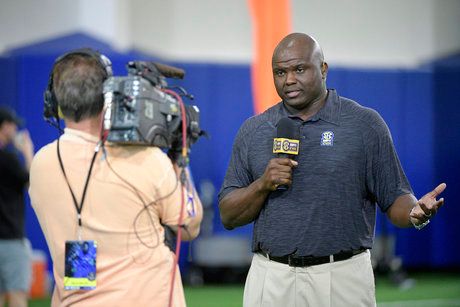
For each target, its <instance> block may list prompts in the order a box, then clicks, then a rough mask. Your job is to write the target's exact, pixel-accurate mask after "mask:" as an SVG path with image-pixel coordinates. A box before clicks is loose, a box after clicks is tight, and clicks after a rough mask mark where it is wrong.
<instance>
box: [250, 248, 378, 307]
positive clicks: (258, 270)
mask: <svg viewBox="0 0 460 307" xmlns="http://www.w3.org/2000/svg"><path fill="white" fill-rule="evenodd" d="M243 306H244V307H307V306H311V307H326V306H328V307H335V306H338V307H344V306H350V307H358V306H365V307H369V306H376V302H375V283H374V273H373V271H372V265H371V260H370V252H369V251H368V250H367V251H365V252H363V253H361V254H358V255H356V256H353V257H352V258H350V259H347V260H343V261H338V262H333V263H326V264H320V265H314V266H309V267H290V266H288V265H287V264H282V263H278V262H275V261H270V260H268V259H267V258H265V257H264V256H262V255H261V254H254V257H253V259H252V263H251V268H250V270H249V273H248V277H247V279H246V285H245V288H244V299H243Z"/></svg>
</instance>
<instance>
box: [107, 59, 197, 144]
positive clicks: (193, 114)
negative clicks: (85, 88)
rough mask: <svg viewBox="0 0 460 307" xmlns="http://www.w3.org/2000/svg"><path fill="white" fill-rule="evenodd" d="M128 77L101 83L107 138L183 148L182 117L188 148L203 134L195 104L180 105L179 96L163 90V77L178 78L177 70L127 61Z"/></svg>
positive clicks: (180, 73)
mask: <svg viewBox="0 0 460 307" xmlns="http://www.w3.org/2000/svg"><path fill="white" fill-rule="evenodd" d="M127 66H128V76H113V77H109V78H108V79H107V80H106V81H105V82H104V88H103V93H104V101H105V106H106V112H105V116H104V129H105V130H106V131H109V132H108V136H107V140H108V141H110V142H112V143H117V144H122V145H145V146H157V147H160V148H164V149H171V148H173V149H177V150H179V149H181V148H182V124H183V119H184V118H185V122H186V135H187V139H186V141H187V147H189V146H190V145H191V144H193V143H194V142H196V141H197V139H198V138H199V137H200V136H201V135H203V133H204V132H203V131H202V130H201V129H200V116H199V115H200V113H199V109H198V107H196V106H194V105H185V104H184V105H183V110H185V114H182V111H181V110H182V109H181V102H180V101H179V99H180V97H179V96H178V95H179V94H177V95H172V94H171V91H169V93H168V92H166V91H164V88H166V86H167V84H166V81H165V76H169V77H173V78H181V77H183V75H184V72H183V71H182V70H180V69H177V68H174V67H170V66H166V65H163V64H156V63H153V62H140V61H138V62H129V63H128V65H127Z"/></svg>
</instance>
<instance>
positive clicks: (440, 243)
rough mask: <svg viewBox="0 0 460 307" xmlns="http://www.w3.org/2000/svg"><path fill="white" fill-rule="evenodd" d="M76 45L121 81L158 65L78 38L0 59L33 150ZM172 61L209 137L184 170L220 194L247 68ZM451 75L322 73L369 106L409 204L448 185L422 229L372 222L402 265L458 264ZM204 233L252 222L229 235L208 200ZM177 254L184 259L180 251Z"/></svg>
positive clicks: (458, 78)
mask: <svg viewBox="0 0 460 307" xmlns="http://www.w3.org/2000/svg"><path fill="white" fill-rule="evenodd" d="M83 46H91V47H94V48H96V49H99V50H101V51H102V52H103V53H104V54H106V55H107V56H109V57H110V58H111V60H112V62H113V67H114V72H115V75H126V73H127V72H126V69H125V65H126V63H127V61H129V60H135V59H142V60H146V59H153V60H156V61H158V60H157V59H154V58H153V57H149V56H147V55H144V54H142V53H139V52H136V51H131V52H130V53H128V54H119V53H116V52H115V51H113V50H111V49H110V47H109V46H108V45H106V44H104V43H101V42H98V41H97V40H94V39H92V38H90V37H87V36H86V35H82V34H75V35H71V36H68V37H65V38H58V39H56V40H52V41H48V42H44V43H42V44H38V45H35V46H29V47H26V48H20V49H15V50H12V51H11V52H10V56H9V57H3V58H0V64H1V65H0V72H1V73H2V76H4V79H3V80H4V81H3V82H1V83H0V103H2V104H4V103H6V104H9V105H11V106H13V107H14V108H16V111H17V112H18V114H19V115H21V116H23V117H25V118H26V126H27V128H28V129H29V130H30V132H31V136H32V139H33V140H34V143H35V146H36V149H37V150H38V149H39V148H40V147H42V146H43V145H45V144H46V143H48V142H50V141H51V140H53V139H55V138H56V136H57V131H56V130H55V129H54V128H52V127H51V126H49V125H48V124H46V123H45V121H44V120H43V118H42V112H43V91H44V89H45V88H46V86H47V82H48V76H49V72H50V70H51V67H52V64H53V63H54V59H55V58H56V57H57V56H59V55H60V54H62V53H63V52H66V51H68V50H70V49H74V48H78V47H83ZM159 62H161V60H160V61H159ZM457 62H458V61H457ZM457 62H455V61H454V62H449V63H457ZM170 64H172V65H175V66H178V67H181V68H184V69H185V70H186V72H187V73H186V76H185V79H184V80H168V82H169V84H170V85H175V84H177V85H180V86H183V87H184V88H186V89H187V90H188V91H189V92H190V93H191V94H194V96H195V100H194V101H193V102H190V101H185V102H186V103H187V104H190V103H193V104H196V105H197V106H198V107H199V108H200V110H201V124H202V128H203V129H204V130H206V131H207V132H208V133H209V134H210V138H209V139H206V138H202V139H200V140H199V141H198V142H197V143H196V144H194V145H193V147H192V153H191V168H192V171H193V173H194V177H195V183H196V184H197V186H198V187H199V185H200V183H201V182H202V181H204V180H210V181H211V182H213V184H214V186H215V188H216V190H217V191H218V190H219V188H220V185H221V184H222V180H223V177H224V174H225V170H226V168H227V165H228V161H229V158H230V152H231V147H232V143H233V139H234V137H235V135H236V132H237V130H238V128H239V127H240V125H241V124H242V123H243V121H244V120H245V119H246V118H248V117H250V116H252V115H253V103H252V93H251V81H250V68H249V65H222V64H211V63H201V64H200V63H194V64H192V63H170ZM459 72H460V67H459V66H458V65H457V66H455V65H454V66H452V65H444V64H443V65H441V64H439V66H436V65H433V66H430V67H428V69H427V70H425V71H422V70H415V69H410V70H409V69H407V70H396V69H394V70H385V69H356V68H331V69H330V72H329V75H328V87H330V88H336V89H337V90H338V92H339V94H340V95H342V96H345V97H349V98H351V99H354V100H356V101H358V102H359V103H360V104H362V105H364V106H367V107H371V108H374V109H376V110H377V111H378V112H379V113H380V114H381V115H382V117H383V118H384V119H385V121H386V122H387V124H388V126H389V128H390V130H391V132H392V135H393V139H394V143H395V146H396V149H397V151H398V153H399V157H400V159H401V162H402V164H403V167H404V169H405V172H406V175H407V176H408V178H409V180H410V182H411V184H412V187H413V189H414V192H415V195H416V196H417V197H421V196H422V195H423V194H424V193H426V192H428V191H430V190H431V189H433V188H434V187H435V185H436V184H438V183H439V182H442V181H445V182H447V184H448V189H447V191H446V193H445V195H444V197H445V198H446V200H447V201H446V206H445V208H443V210H441V211H440V212H439V214H438V216H437V217H436V218H435V219H433V222H432V223H431V224H430V225H429V226H428V227H427V228H425V229H424V230H422V231H416V230H414V229H396V228H395V227H393V226H392V225H390V224H389V223H388V220H387V219H386V217H384V216H383V215H379V224H378V230H377V232H378V233H380V232H381V231H382V230H383V231H387V233H389V234H391V235H395V236H396V237H397V253H398V254H400V255H401V256H402V257H403V261H404V263H405V265H406V266H421V265H428V266H436V267H445V266H460V244H457V243H458V239H457V236H458V234H459V233H460V223H458V222H457V219H458V216H460V206H457V204H456V203H455V201H456V200H457V199H459V198H460V195H459V194H460V183H459V180H458V174H459V173H460V161H459V157H460V125H459V118H460V101H459V98H458V97H460V95H459V89H458V84H460V73H459ZM5 76H6V77H5ZM44 175H45V174H44ZM26 218H27V234H28V235H29V237H30V239H31V241H32V244H33V246H34V248H39V249H43V250H45V251H46V250H47V247H46V243H45V240H44V238H43V235H42V233H41V230H40V227H39V225H38V222H37V220H36V217H35V214H34V213H33V210H32V209H31V208H30V206H29V207H28V210H27V217H26ZM380 223H385V224H380ZM212 226H213V228H214V232H215V233H225V234H226V235H229V236H233V235H241V234H242V235H247V236H250V234H251V231H252V225H248V226H246V227H242V228H239V229H237V230H234V231H231V232H227V231H226V230H224V229H223V227H222V225H221V222H220V219H219V213H218V207H217V198H216V195H215V196H214V220H213V225H212ZM183 252H184V253H186V247H184V248H183ZM183 256H184V254H183ZM184 258H185V257H183V259H184ZM50 263H51V262H50Z"/></svg>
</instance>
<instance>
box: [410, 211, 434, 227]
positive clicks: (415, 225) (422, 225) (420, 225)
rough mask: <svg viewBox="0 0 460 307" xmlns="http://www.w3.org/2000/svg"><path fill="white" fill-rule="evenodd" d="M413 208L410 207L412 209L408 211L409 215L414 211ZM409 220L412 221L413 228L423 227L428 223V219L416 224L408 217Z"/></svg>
mask: <svg viewBox="0 0 460 307" xmlns="http://www.w3.org/2000/svg"><path fill="white" fill-rule="evenodd" d="M414 208H415V207H414ZM414 208H412V210H411V211H410V213H409V215H410V214H412V211H414ZM409 221H410V222H411V223H412V225H414V227H415V229H417V230H420V229H422V228H423V227H425V226H426V225H428V224H429V223H430V220H426V221H425V222H424V223H422V224H419V225H417V224H415V223H414V222H412V219H411V218H410V217H409Z"/></svg>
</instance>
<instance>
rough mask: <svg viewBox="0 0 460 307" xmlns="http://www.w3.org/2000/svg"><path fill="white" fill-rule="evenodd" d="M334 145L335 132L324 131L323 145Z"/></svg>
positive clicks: (322, 136)
mask: <svg viewBox="0 0 460 307" xmlns="http://www.w3.org/2000/svg"><path fill="white" fill-rule="evenodd" d="M333 145H334V132H332V131H324V132H323V134H322V135H321V146H333Z"/></svg>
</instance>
